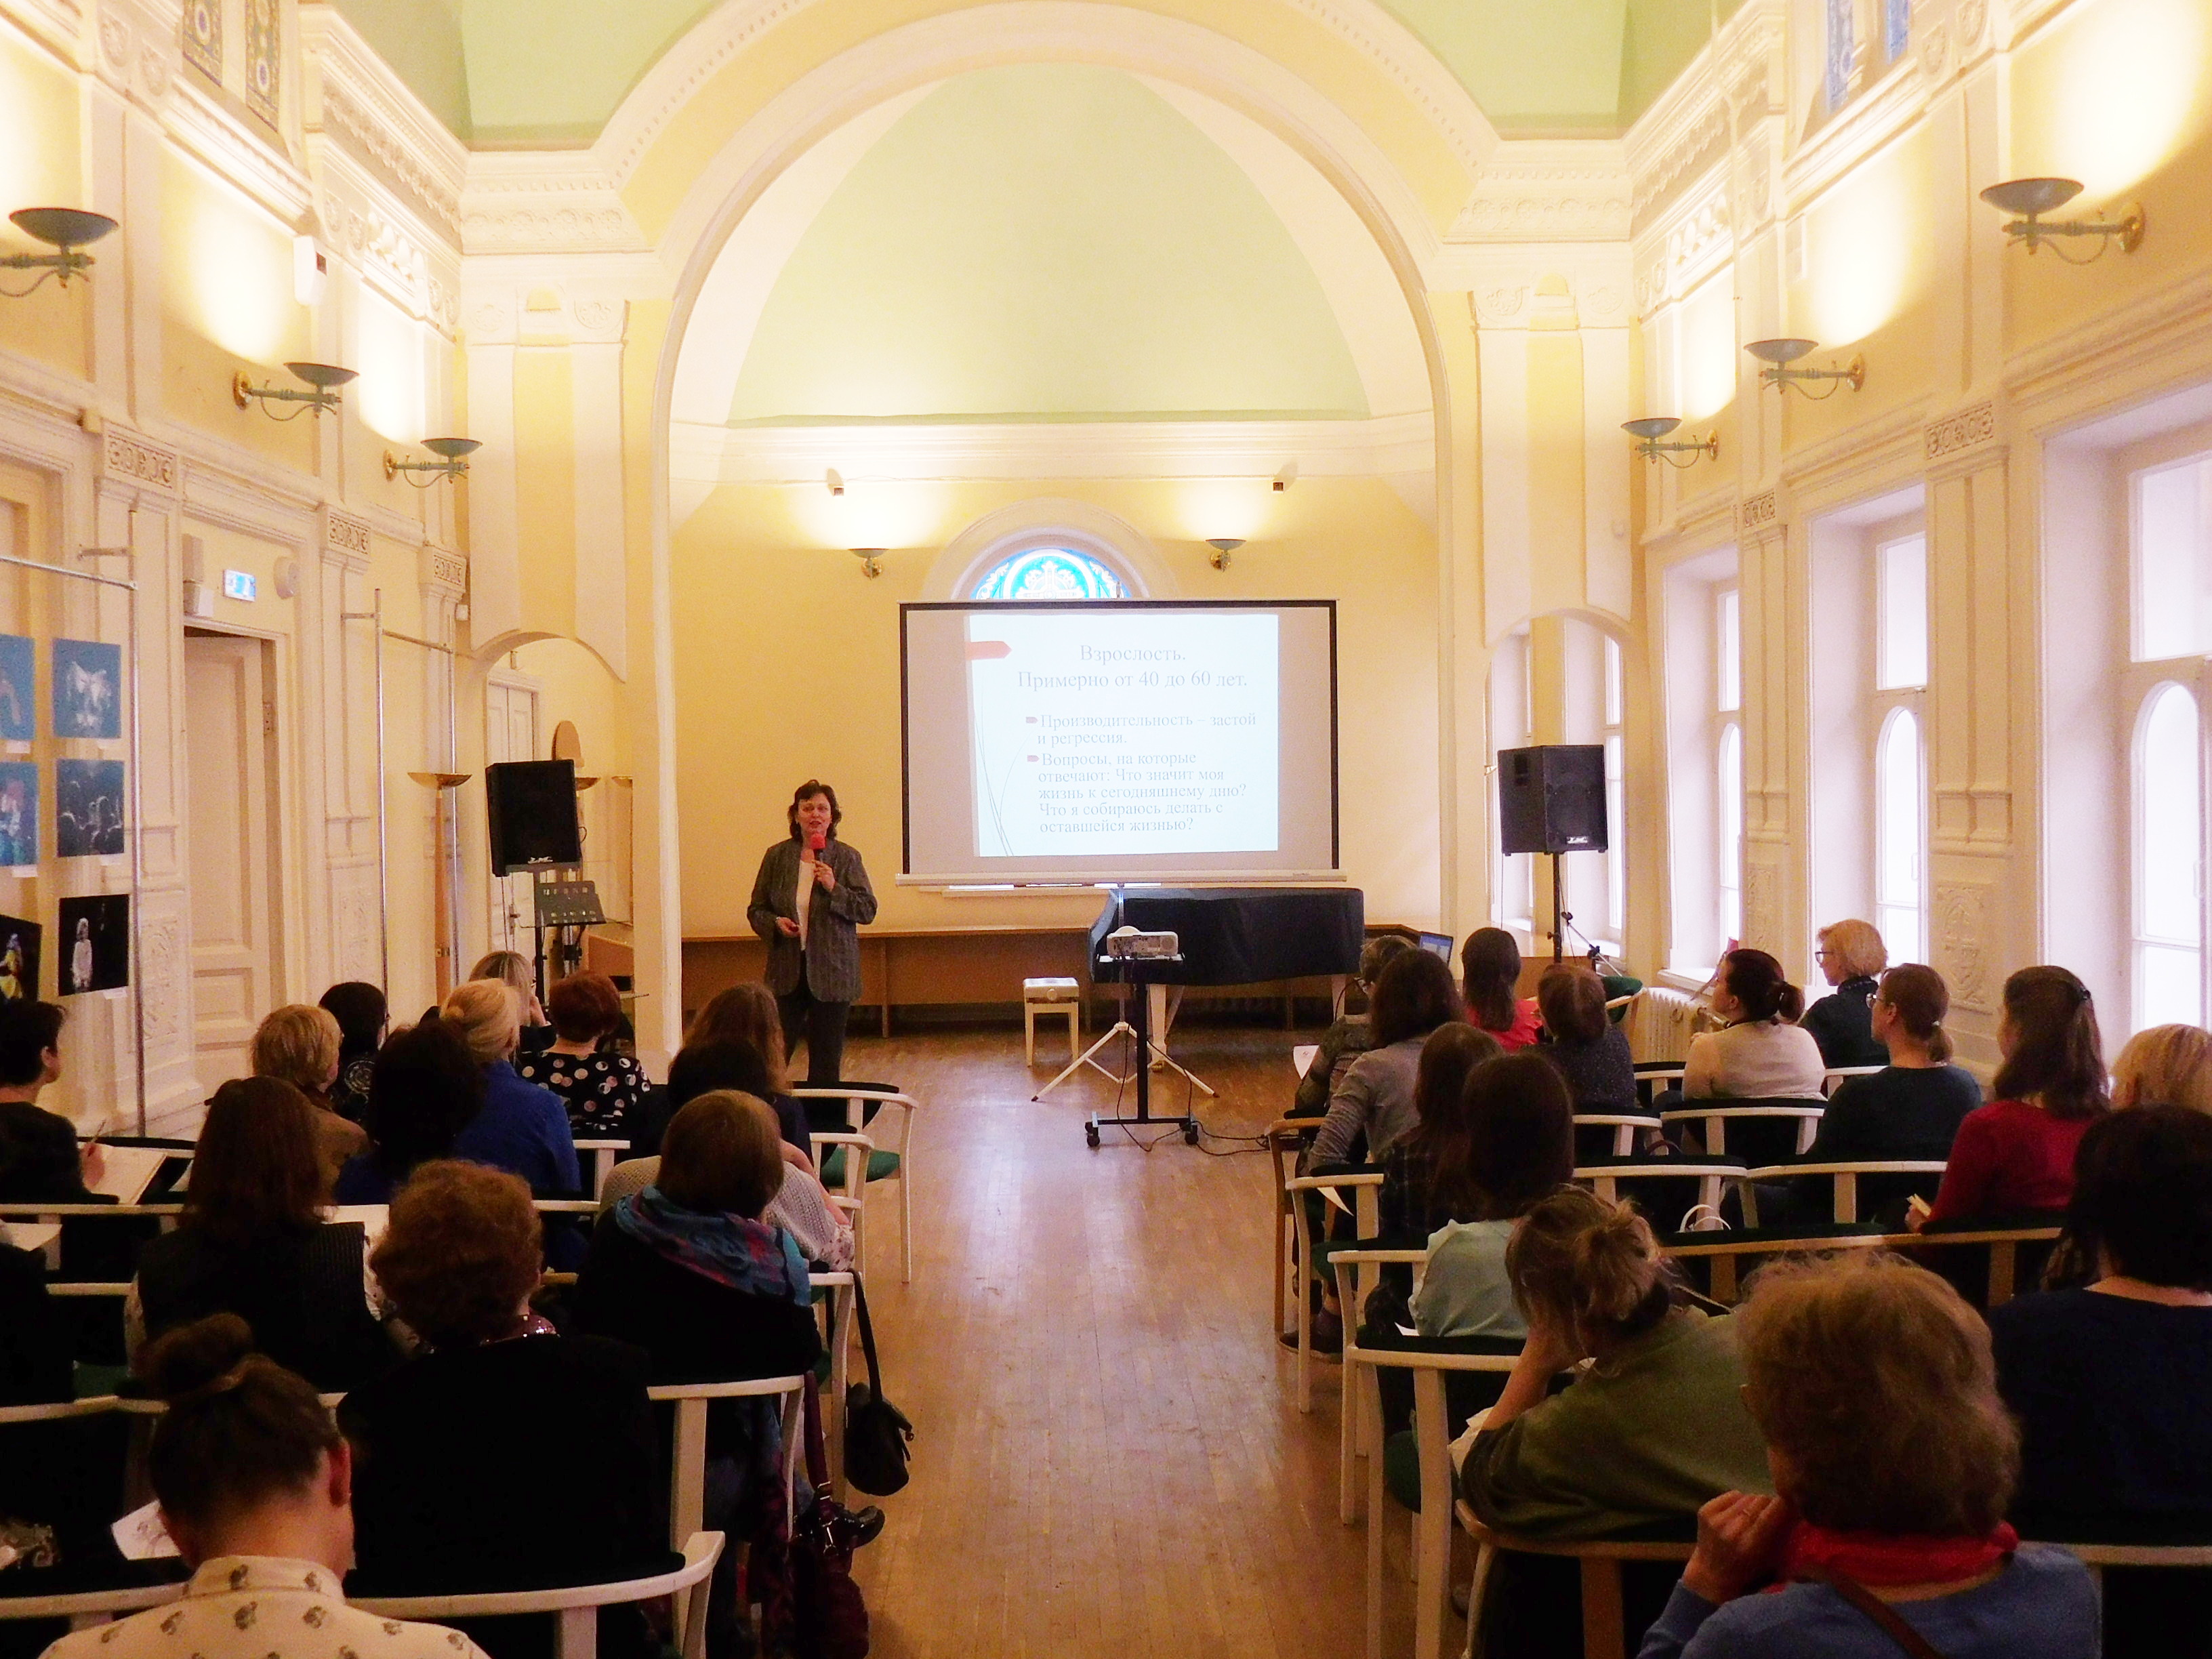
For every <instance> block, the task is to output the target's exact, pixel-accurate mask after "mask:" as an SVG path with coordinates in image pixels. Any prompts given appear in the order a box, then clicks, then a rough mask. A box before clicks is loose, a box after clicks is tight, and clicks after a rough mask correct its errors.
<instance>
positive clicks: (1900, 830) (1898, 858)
mask: <svg viewBox="0 0 2212 1659" xmlns="http://www.w3.org/2000/svg"><path fill="white" fill-rule="evenodd" d="M1874 771H1875V851H1874V867H1875V927H1878V928H1880V929H1881V937H1882V941H1883V943H1884V944H1886V945H1887V946H1888V947H1889V957H1890V960H1891V961H1893V962H1925V961H1927V960H1928V930H1927V902H1926V892H1927V888H1926V885H1925V876H1924V874H1923V869H1922V865H1921V856H1920V849H1921V848H1923V846H1925V845H1926V844H1927V840H1928V836H1927V805H1926V799H1927V796H1926V790H1925V787H1924V785H1923V782H1922V777H1923V766H1922V763H1921V750H1920V722H1919V720H1917V718H1916V717H1915V716H1914V714H1913V713H1912V711H1911V709H1910V708H1899V709H1895V710H1893V711H1892V713H1891V714H1890V717H1889V719H1888V720H1887V721H1886V722H1885V723H1884V724H1883V726H1882V728H1881V738H1880V739H1879V740H1878V741H1877V742H1876V744H1875V758H1874Z"/></svg>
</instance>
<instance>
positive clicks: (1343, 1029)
mask: <svg viewBox="0 0 2212 1659" xmlns="http://www.w3.org/2000/svg"><path fill="white" fill-rule="evenodd" d="M1417 949H1419V946H1417V945H1415V944H1414V943H1413V940H1411V939H1407V937H1406V936H1405V935H1404V934H1403V933H1377V934H1376V936H1375V937H1374V938H1373V939H1369V940H1368V941H1367V945H1366V948H1365V949H1364V950H1362V951H1360V953H1359V972H1358V974H1357V975H1354V981H1353V982H1354V983H1355V984H1357V985H1358V987H1359V990H1360V992H1361V993H1362V994H1364V995H1365V996H1366V997H1368V998H1370V1000H1371V999H1372V998H1373V997H1374V995H1375V981H1376V980H1377V979H1379V978H1381V977H1382V975H1383V969H1385V968H1387V967H1389V965H1390V958H1391V957H1395V956H1396V955H1397V954H1398V953H1399V952H1400V951H1413V950H1417ZM1371 1046H1372V1045H1371V1044H1370V1042H1369V1040H1368V1036H1367V1016H1366V1015H1365V1014H1346V1015H1344V1016H1343V1017H1342V1018H1339V1019H1337V1020H1336V1021H1334V1023H1333V1024H1331V1025H1330V1026H1329V1028H1328V1030H1326V1031H1323V1032H1322V1034H1321V1043H1320V1045H1319V1047H1318V1048H1316V1049H1315V1051H1314V1057H1313V1060H1312V1062H1311V1063H1310V1065H1308V1066H1307V1067H1306V1071H1305V1075H1304V1077H1302V1078H1300V1079H1298V1092H1297V1099H1296V1100H1295V1101H1294V1102H1293V1103H1292V1104H1291V1109H1290V1110H1289V1111H1288V1112H1287V1113H1285V1116H1288V1117H1319V1116H1321V1115H1322V1114H1323V1113H1325V1112H1327V1111H1328V1097H1329V1091H1330V1090H1332V1089H1333V1088H1334V1087H1335V1086H1336V1079H1338V1078H1339V1077H1340V1076H1341V1075H1342V1074H1343V1072H1344V1068H1345V1067H1346V1066H1349V1065H1351V1064H1352V1061H1353V1060H1357V1059H1358V1058H1359V1056H1360V1055H1362V1054H1365V1053H1366V1052H1367V1050H1368V1049H1369V1048H1370V1047H1371Z"/></svg>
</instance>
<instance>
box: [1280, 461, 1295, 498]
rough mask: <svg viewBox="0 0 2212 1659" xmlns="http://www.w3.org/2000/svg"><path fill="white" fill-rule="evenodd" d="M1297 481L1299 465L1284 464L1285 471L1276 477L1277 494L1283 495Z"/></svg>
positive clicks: (1290, 462) (1286, 462)
mask: <svg viewBox="0 0 2212 1659" xmlns="http://www.w3.org/2000/svg"><path fill="white" fill-rule="evenodd" d="M1297 481H1298V464H1297V462H1296V461H1285V462H1284V463H1283V470H1282V471H1280V472H1278V473H1277V474H1276V475H1275V494H1277V495H1281V494H1282V493H1283V492H1284V491H1285V489H1289V488H1290V487H1291V485H1292V484H1294V483H1297Z"/></svg>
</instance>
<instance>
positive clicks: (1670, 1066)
mask: <svg viewBox="0 0 2212 1659" xmlns="http://www.w3.org/2000/svg"><path fill="white" fill-rule="evenodd" d="M1635 1066H1636V1097H1637V1098H1638V1100H1640V1101H1642V1102H1643V1103H1644V1105H1646V1106H1647V1107H1648V1106H1650V1104H1651V1103H1652V1101H1653V1099H1654V1098H1655V1097H1656V1096H1657V1095H1658V1093H1659V1091H1661V1090H1662V1089H1667V1088H1671V1087H1672V1086H1674V1085H1676V1084H1679V1083H1680V1082H1681V1080H1682V1079H1684V1078H1685V1077H1686V1076H1688V1075H1689V1071H1688V1068H1687V1067H1686V1066H1684V1065H1683V1063H1682V1062H1681V1061H1680V1060H1638V1061H1636V1062H1635Z"/></svg>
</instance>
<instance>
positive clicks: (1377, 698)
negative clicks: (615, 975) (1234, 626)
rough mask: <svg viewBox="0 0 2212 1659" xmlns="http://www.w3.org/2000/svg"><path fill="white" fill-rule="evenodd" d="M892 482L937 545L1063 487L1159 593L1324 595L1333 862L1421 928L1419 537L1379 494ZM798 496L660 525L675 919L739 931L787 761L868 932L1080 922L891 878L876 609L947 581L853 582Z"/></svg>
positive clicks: (1378, 905)
mask: <svg viewBox="0 0 2212 1659" xmlns="http://www.w3.org/2000/svg"><path fill="white" fill-rule="evenodd" d="M855 493H858V492H857V491H856V492H855ZM904 493H907V494H910V495H926V496H927V500H928V501H929V503H930V506H931V508H932V509H933V511H934V512H935V513H937V514H938V515H939V516H938V517H937V519H936V528H937V531H938V534H937V535H936V536H935V537H934V538H933V540H934V541H936V542H939V543H942V542H943V541H945V540H947V539H950V538H951V536H952V535H954V534H957V532H958V531H959V530H960V529H961V528H962V527H963V526H965V525H967V524H968V523H969V522H972V521H973V520H975V519H977V518H979V517H981V516H982V515H983V514H985V513H991V512H994V511H996V510H998V509H1000V508H1001V507H1007V506H1010V505H1012V504H1013V503H1016V502H1018V501H1024V500H1028V499H1032V498H1036V497H1039V496H1060V497H1069V496H1072V497H1075V498H1077V499H1080V500H1082V501H1086V502H1088V503H1091V504H1092V505H1095V506H1097V507H1103V508H1104V509H1105V510H1107V511H1109V512H1111V513H1116V514H1118V515H1120V516H1121V517H1122V518H1123V519H1125V520H1127V521H1128V522H1130V523H1131V524H1133V525H1134V526H1136V527H1137V528H1138V529H1139V530H1140V531H1143V532H1146V534H1148V535H1149V536H1151V537H1152V538H1154V540H1155V542H1156V544H1158V548H1159V550H1160V553H1161V555H1162V556H1163V558H1164V561H1165V562H1166V564H1167V566H1168V568H1169V569H1170V573H1171V574H1172V577H1173V580H1174V584H1175V590H1174V596H1176V597H1182V598H1204V599H1229V598H1251V599H1301V598H1309V597H1312V598H1327V599H1336V600H1338V601H1339V608H1338V613H1337V629H1338V636H1337V637H1338V647H1337V648H1338V661H1339V673H1338V684H1339V686H1340V716H1339V718H1340V746H1341V750H1342V757H1343V758H1342V763H1341V767H1340V787H1341V793H1342V802H1343V807H1342V817H1341V828H1342V841H1343V848H1344V864H1345V870H1346V876H1347V878H1349V879H1350V880H1351V881H1352V883H1354V884H1357V885H1358V886H1359V887H1361V888H1363V889H1364V890H1365V891H1366V894H1367V913H1368V915H1369V916H1370V918H1371V919H1374V920H1376V921H1385V920H1387V921H1407V922H1413V923H1419V924H1422V925H1431V924H1432V923H1433V921H1434V920H1435V917H1436V915H1437V879H1438V865H1437V860H1438V848H1437V841H1436V834H1435V817H1434V805H1433V803H1434V802H1435V800H1436V799H1437V726H1436V709H1437V683H1436V674H1437V668H1436V662H1437V656H1436V640H1437V623H1436V592H1437V572H1436V546H1435V538H1434V537H1433V536H1432V535H1431V533H1430V532H1429V531H1428V529H1427V527H1426V526H1424V525H1423V524H1422V523H1421V522H1420V520H1419V519H1417V518H1416V517H1415V516H1414V515H1413V513H1411V512H1410V511H1408V510H1407V507H1405V505H1404V504H1403V503H1402V502H1401V501H1400V500H1399V499H1398V497H1397V496H1396V495H1395V494H1394V493H1393V492H1392V491H1391V490H1390V489H1389V486H1387V485H1386V484H1383V483H1380V482H1378V481H1375V480H1368V479H1338V478H1310V479H1302V480H1300V481H1299V483H1297V485H1296V487H1295V488H1293V489H1291V490H1289V491H1287V492H1285V494H1283V495H1279V496H1274V497H1272V498H1270V497H1268V495H1267V491H1266V487H1265V485H1264V484H1263V483H1252V482H1249V481H1239V482H1238V483H1235V484H1231V485H1223V484H1205V483H1183V482H1176V483H1164V482H1158V483H1136V482H1133V483H1095V482H1091V483H1065V482H1060V483H1054V482H1040V481H1035V480H1024V481H1023V482H1021V483H961V484H944V485H932V486H915V487H913V489H912V490H911V491H909V492H904ZM1248 495H1249V496H1250V497H1251V498H1252V499H1251V500H1249V501H1245V500H1244V499H1243V497H1245V496H1248ZM817 498H818V499H819V500H821V501H826V500H827V499H828V498H827V496H826V493H825V492H824V491H823V489H821V487H820V486H819V485H812V486H807V487H802V488H798V489H775V488H771V487H766V486H760V487H738V486H726V487H724V488H722V489H720V490H718V491H717V492H716V493H715V494H714V495H713V496H712V497H711V498H710V499H709V500H708V502H707V504H706V505H705V506H704V507H702V508H701V509H700V511H699V512H698V513H696V514H695V515H694V516H693V517H692V518H691V520H690V521H689V522H688V523H687V524H685V525H684V527H683V528H682V530H681V531H679V532H678V535H677V538H676V544H675V570H674V579H673V587H674V592H673V599H674V608H675V613H676V622H675V635H674V637H675V644H676V709H677V761H678V806H679V811H680V813H681V822H682V836H683V871H684V933H685V934H686V936H698V935H702V934H717V933H743V932H744V931H745V928H746V924H745V920H744V909H745V903H746V901H747V898H748V897H749V896H750V892H751V888H752V879H753V875H754V872H755V871H756V869H757V866H758V862H759V857H760V854H761V852H762V850H763V849H764V848H766V847H767V846H768V845H769V843H770V842H773V841H775V840H776V839H777V838H779V837H780V836H781V835H782V833H783V826H784V816H783V814H784V808H785V805H786V804H787V802H788V800H789V799H790V791H791V789H792V787H793V786H794V785H796V784H797V783H799V781H802V780H803V779H805V778H807V777H811V776H819V777H822V778H824V779H827V780H828V781H830V782H831V783H833V784H835V785H836V788H837V791H838V795H839V799H840V801H841V803H842V805H843V807H844V809H845V826H844V831H843V833H844V834H845V835H846V836H847V837H848V839H849V840H850V841H851V842H852V843H853V845H854V846H855V847H856V848H859V849H860V852H861V854H863V856H865V857H866V860H868V868H869V873H870V875H871V877H872V878H873V880H874V883H875V885H876V889H877V891H878V895H879V896H881V898H882V901H883V909H882V915H881V921H882V922H883V924H884V925H885V926H888V927H981V926H987V925H1010V926H1033V927H1042V926H1051V925H1056V924H1061V923H1066V922H1070V921H1088V920H1089V919H1090V918H1091V915H1095V914H1096V912H1097V902H1096V900H1095V898H1094V897H1093V896H1091V895H1089V894H1085V895H1084V896H1081V897H1077V898H1056V897H1048V896H1019V897H1012V896H1009V897H988V896H983V897H948V896H942V895H939V894H934V893H929V892H923V891H919V890H911V889H898V888H895V887H894V885H893V883H892V878H893V877H894V876H895V875H896V873H897V871H898V867H899V848H898V836H899V828H898V826H899V685H898V671H899V651H898V607H899V605H901V604H902V602H908V601H914V600H921V599H944V598H946V597H948V596H947V595H946V594H945V593H943V592H925V591H923V588H922V582H923V579H924V577H925V575H926V574H927V571H928V568H929V566H930V563H931V560H932V554H931V553H929V552H927V551H922V550H916V551H911V552H905V551H902V552H896V553H893V554H892V555H890V556H889V557H888V558H887V559H886V560H885V561H884V574H883V575H882V576H881V577H880V578H878V579H877V580H873V581H871V580H867V579H866V577H864V576H863V575H862V574H861V572H860V567H859V565H858V563H857V562H855V561H854V558H853V557H852V556H851V555H850V554H848V553H847V552H846V551H844V550H843V548H842V545H840V544H836V543H833V542H829V541H828V540H827V539H826V538H823V537H822V536H820V535H819V534H816V533H810V527H809V526H810V517H811V515H814V514H816V513H817ZM1209 502H1212V503H1214V504H1212V505H1209ZM1231 508H1240V509H1242V510H1243V511H1245V512H1247V513H1249V515H1250V516H1251V517H1252V518H1253V519H1254V520H1255V522H1254V524H1253V525H1252V526H1251V527H1250V528H1249V530H1248V531H1247V533H1248V534H1249V536H1250V537H1251V538H1252V539H1251V541H1250V544H1249V545H1247V546H1246V547H1244V548H1243V549H1242V550H1239V551H1238V552H1237V554H1236V555H1235V556H1234V558H1233V560H1232V562H1231V567H1230V568H1229V569H1228V570H1226V571H1217V570H1214V569H1213V568H1212V567H1211V565H1210V564H1209V563H1208V557H1209V550H1208V549H1207V548H1206V547H1205V546H1204V544H1202V543H1201V542H1200V540H1198V539H1197V535H1198V528H1197V526H1198V525H1199V524H1201V523H1204V522H1208V521H1210V520H1209V515H1212V517H1218V516H1220V515H1221V514H1222V513H1223V512H1224V511H1225V510H1228V509H1231Z"/></svg>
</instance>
